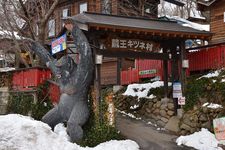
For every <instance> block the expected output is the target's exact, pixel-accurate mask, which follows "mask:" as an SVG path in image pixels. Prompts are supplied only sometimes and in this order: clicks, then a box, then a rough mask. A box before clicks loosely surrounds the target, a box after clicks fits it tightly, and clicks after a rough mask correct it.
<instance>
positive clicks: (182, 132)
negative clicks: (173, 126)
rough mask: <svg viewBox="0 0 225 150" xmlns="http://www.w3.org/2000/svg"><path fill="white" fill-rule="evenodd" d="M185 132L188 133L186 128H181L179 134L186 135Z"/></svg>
mask: <svg viewBox="0 0 225 150" xmlns="http://www.w3.org/2000/svg"><path fill="white" fill-rule="evenodd" d="M187 133H188V132H187V131H186V130H181V131H180V134H181V135H187Z"/></svg>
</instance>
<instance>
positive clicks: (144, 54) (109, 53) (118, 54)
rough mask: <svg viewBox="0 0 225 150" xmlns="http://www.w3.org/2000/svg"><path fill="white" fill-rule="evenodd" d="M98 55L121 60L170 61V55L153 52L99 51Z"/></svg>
mask: <svg viewBox="0 0 225 150" xmlns="http://www.w3.org/2000/svg"><path fill="white" fill-rule="evenodd" d="M96 51H97V54H100V55H103V56H106V57H119V58H126V57H127V58H142V59H155V60H169V55H168V54H166V53H152V52H135V51H121V50H113V51H112V50H100V49H97V50H96Z"/></svg>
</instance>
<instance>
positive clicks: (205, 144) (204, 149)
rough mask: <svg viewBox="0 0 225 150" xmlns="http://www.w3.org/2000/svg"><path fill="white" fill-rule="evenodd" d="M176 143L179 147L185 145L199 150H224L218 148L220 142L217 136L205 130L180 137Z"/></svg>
mask: <svg viewBox="0 0 225 150" xmlns="http://www.w3.org/2000/svg"><path fill="white" fill-rule="evenodd" d="M176 143H177V145H182V144H183V145H186V146H189V147H194V148H196V149H198V150H223V149H222V148H221V147H219V146H218V144H219V141H217V139H216V138H215V135H214V134H212V133H211V132H209V131H208V130H207V129H204V128H202V129H201V131H199V132H195V133H193V134H191V135H187V136H180V137H179V138H178V139H177V140H176Z"/></svg>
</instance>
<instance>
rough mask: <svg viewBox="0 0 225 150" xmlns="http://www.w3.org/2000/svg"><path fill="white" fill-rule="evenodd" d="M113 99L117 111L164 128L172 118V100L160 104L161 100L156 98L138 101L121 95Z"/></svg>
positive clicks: (135, 98)
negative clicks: (130, 114)
mask: <svg viewBox="0 0 225 150" xmlns="http://www.w3.org/2000/svg"><path fill="white" fill-rule="evenodd" d="M114 97H115V105H116V108H117V109H119V110H121V111H125V112H127V113H132V114H134V115H135V116H137V117H141V118H145V119H147V120H150V121H153V122H154V123H156V124H157V125H159V126H161V127H165V125H166V124H167V122H168V121H169V120H170V118H171V117H173V116H174V104H173V100H172V99H169V100H168V102H162V101H161V99H157V98H154V99H148V98H140V99H138V98H137V97H132V96H123V95H116V96H114Z"/></svg>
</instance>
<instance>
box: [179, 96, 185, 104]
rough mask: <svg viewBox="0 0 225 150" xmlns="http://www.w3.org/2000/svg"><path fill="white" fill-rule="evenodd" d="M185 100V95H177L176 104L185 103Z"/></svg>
mask: <svg viewBox="0 0 225 150" xmlns="http://www.w3.org/2000/svg"><path fill="white" fill-rule="evenodd" d="M185 100H186V98H185V97H179V98H178V105H185Z"/></svg>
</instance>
